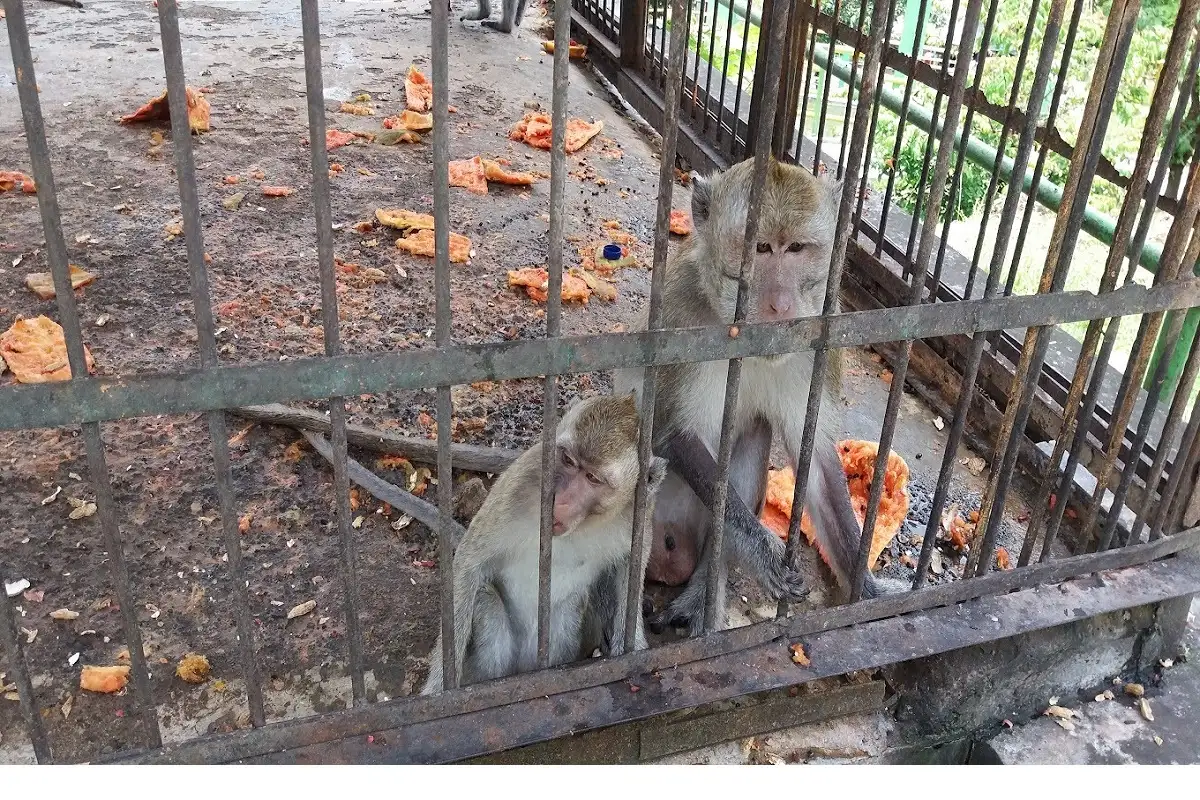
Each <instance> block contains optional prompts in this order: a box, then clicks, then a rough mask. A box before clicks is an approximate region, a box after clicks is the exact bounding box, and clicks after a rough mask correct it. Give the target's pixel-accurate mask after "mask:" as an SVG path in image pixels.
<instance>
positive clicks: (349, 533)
mask: <svg viewBox="0 0 1200 800" xmlns="http://www.w3.org/2000/svg"><path fill="white" fill-rule="evenodd" d="M319 14H320V12H319V10H318V8H317V0H301V2H300V18H301V26H302V28H303V36H304V83H305V88H306V89H307V100H308V140H309V141H308V148H309V154H310V161H311V163H312V173H313V175H312V180H313V185H312V189H313V208H314V211H315V218H316V225H317V263H318V266H319V267H320V273H321V327H322V331H323V333H324V339H325V355H326V356H336V355H338V354H340V353H341V349H342V346H341V336H340V333H339V329H338V300H337V278H336V276H335V274H334V263H333V210H332V206H331V204H330V198H329V154H328V153H327V152H326V150H325V85H324V81H323V78H322V76H321V20H320V16H319ZM329 421H330V424H331V426H332V427H331V430H330V437H329V439H330V444H331V445H332V446H333V455H334V458H333V493H334V510H335V511H336V513H337V521H338V534H339V537H340V539H341V551H342V552H341V556H342V565H341V566H342V582H343V583H344V584H345V586H344V589H343V591H344V602H345V611H346V642H347V646H348V649H349V651H350V682H351V690H352V693H353V699H354V704H355V705H360V704H362V703H364V702H365V701H366V689H365V679H364V675H363V656H362V632H361V631H360V629H359V619H358V575H357V567H356V562H357V556H356V552H355V551H356V548H355V545H354V532H353V530H352V529H351V527H350V478H349V476H348V475H347V471H346V404H345V401H344V400H343V399H342V397H341V396H340V395H338V396H333V397H330V398H329Z"/></svg>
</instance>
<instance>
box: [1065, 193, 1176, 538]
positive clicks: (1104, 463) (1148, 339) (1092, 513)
mask: <svg viewBox="0 0 1200 800" xmlns="http://www.w3.org/2000/svg"><path fill="white" fill-rule="evenodd" d="M1197 212H1200V173H1196V172H1193V173H1192V175H1191V176H1189V178H1188V184H1187V190H1186V193H1185V198H1184V206H1183V209H1182V210H1181V211H1180V213H1179V215H1177V216H1176V217H1175V221H1174V223H1172V225H1171V230H1170V232H1169V233H1168V234H1167V241H1166V245H1165V246H1164V247H1163V253H1162V258H1161V259H1160V261H1159V265H1158V273H1157V274H1156V275H1155V276H1154V278H1155V280H1154V282H1155V284H1156V285H1157V284H1160V283H1163V282H1166V281H1173V280H1175V279H1176V278H1177V277H1178V274H1179V271H1180V269H1181V266H1182V264H1183V253H1182V252H1181V251H1182V250H1183V239H1184V237H1185V236H1187V234H1188V232H1189V231H1192V230H1193V226H1194V225H1195V223H1196V215H1197ZM1189 252H1190V248H1189ZM1193 263H1194V261H1193ZM1130 269H1131V270H1132V269H1133V266H1132V265H1131V267H1130ZM1164 316H1165V315H1164V314H1163V313H1162V312H1156V313H1153V314H1146V315H1144V316H1143V317H1142V320H1141V323H1140V324H1139V326H1138V334H1137V338H1136V340H1135V343H1134V347H1133V352H1131V353H1130V355H1129V362H1128V365H1127V366H1126V368H1125V372H1124V374H1123V375H1122V376H1121V385H1120V388H1119V389H1118V390H1117V397H1116V399H1115V400H1114V401H1113V413H1112V415H1111V417H1110V419H1109V428H1108V431H1109V437H1108V445H1107V448H1106V449H1105V451H1104V454H1103V457H1102V458H1101V466H1100V469H1099V470H1094V471H1093V472H1095V473H1096V488H1095V491H1094V492H1093V493H1092V503H1091V507H1090V508H1089V509H1088V511H1087V515H1086V518H1085V519H1086V522H1085V525H1084V528H1083V530H1085V531H1090V530H1092V528H1093V526H1095V524H1096V520H1097V518H1098V516H1099V514H1100V500H1101V499H1103V497H1104V492H1105V491H1106V490H1107V489H1108V483H1109V480H1110V477H1111V474H1112V470H1113V467H1114V465H1115V464H1116V460H1117V457H1118V456H1119V455H1120V452H1121V443H1122V442H1123V441H1124V439H1125V435H1126V432H1127V429H1126V426H1127V425H1128V423H1129V417H1130V415H1131V414H1132V413H1133V406H1134V404H1135V403H1136V402H1137V398H1138V392H1139V391H1140V387H1141V383H1142V378H1143V376H1144V375H1145V373H1146V369H1147V367H1148V366H1149V358H1150V353H1151V350H1152V348H1148V347H1147V345H1148V344H1150V343H1152V342H1154V341H1155V340H1156V339H1157V336H1158V332H1159V330H1160V328H1161V325H1162V321H1163V317H1164ZM1135 436H1136V434H1135ZM1140 457H1141V454H1140V453H1135V452H1131V453H1130V455H1129V458H1130V460H1132V461H1136V460H1137V459H1139V458H1140ZM1111 513H1112V514H1119V513H1120V510H1119V509H1117V508H1115V507H1114V508H1113V509H1112V511H1111ZM1101 542H1102V543H1103V544H1104V546H1105V548H1106V547H1107V545H1108V542H1103V541H1102V540H1101ZM1105 548H1100V549H1105Z"/></svg>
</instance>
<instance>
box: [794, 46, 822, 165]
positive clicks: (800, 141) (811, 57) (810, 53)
mask: <svg viewBox="0 0 1200 800" xmlns="http://www.w3.org/2000/svg"><path fill="white" fill-rule="evenodd" d="M808 35H809V39H808V47H807V48H806V49H805V57H804V60H803V64H802V71H803V73H804V89H803V91H802V92H801V93H800V120H799V122H798V123H797V129H798V130H799V131H800V135H799V136H798V137H797V139H796V163H797V164H799V163H800V148H801V147H802V146H803V145H804V136H805V134H804V131H805V128H806V127H807V122H808V93H809V90H810V89H811V88H812V76H813V72H814V71H815V65H816V60H817V26H816V24H815V23H814V24H813V25H812V28H811V30H809V32H808ZM819 158H820V156H819V155H817V154H816V151H815V150H814V151H813V171H814V172H815V171H816V169H817V161H818V160H819Z"/></svg>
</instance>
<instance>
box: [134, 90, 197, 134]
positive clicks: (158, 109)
mask: <svg viewBox="0 0 1200 800" xmlns="http://www.w3.org/2000/svg"><path fill="white" fill-rule="evenodd" d="M184 88H185V89H186V91H187V109H188V123H189V125H190V126H191V129H192V133H203V132H205V131H207V130H208V129H209V122H210V117H211V115H212V107H211V106H210V105H209V104H208V100H207V99H205V97H204V95H202V94H200V92H198V91H196V90H195V89H193V88H192V87H190V86H187V87H184ZM170 119H171V107H170V105H169V104H168V103H167V93H166V92H165V91H164V92H163V93H162V94H160V95H159V96H158V97H156V98H154V99H153V100H151V101H150V102H148V103H146V105H144V106H142V107H141V108H139V109H138V110H137V111H135V112H133V113H132V114H126V115H125V116H123V117H121V124H122V125H131V124H133V123H136V122H158V121H162V120H170Z"/></svg>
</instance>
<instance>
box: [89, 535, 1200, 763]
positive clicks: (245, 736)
mask: <svg viewBox="0 0 1200 800" xmlns="http://www.w3.org/2000/svg"><path fill="white" fill-rule="evenodd" d="M1198 545H1200V528H1195V529H1192V530H1189V531H1184V532H1181V533H1178V534H1175V535H1173V536H1169V537H1166V538H1164V539H1162V540H1160V541H1157V542H1153V543H1148V544H1140V545H1134V546H1133V547H1127V548H1121V549H1117V550H1109V551H1106V552H1103V553H1089V554H1086V555H1081V556H1072V557H1068V558H1063V559H1057V560H1055V561H1053V562H1050V563H1048V564H1035V565H1033V566H1029V567H1025V568H1023V569H1015V570H1005V571H1001V572H994V573H991V574H989V575H986V576H983V577H980V578H976V579H974V580H969V581H956V582H954V583H948V584H943V585H941V586H938V587H934V588H929V589H924V590H922V591H920V592H906V593H904V594H898V595H888V596H886V597H881V598H878V599H874V600H864V601H863V602H861V603H854V604H851V605H842V606H835V607H833V608H824V609H816V610H813V611H809V612H805V613H803V614H800V615H797V616H796V617H795V618H794V619H792V620H790V621H788V622H786V623H781V622H779V621H776V620H770V621H766V622H760V623H757V624H754V625H748V626H744V627H739V628H733V629H730V630H726V631H720V632H716V633H713V634H710V635H708V636H705V637H703V638H692V639H683V640H680V641H676V642H671V643H668V644H664V645H662V646H660V647H655V648H651V649H649V650H641V651H639V652H636V653H629V654H627V655H624V656H621V657H620V658H614V659H594V660H589V661H586V662H583V663H581V664H577V665H573V666H571V667H569V668H567V669H562V670H552V671H548V672H541V673H538V674H533V675H516V676H513V677H510V678H502V679H499V680H496V681H489V682H487V683H482V684H477V685H475V686H470V687H466V688H465V689H463V690H462V691H460V692H455V693H453V694H450V693H443V694H439V695H432V696H424V697H422V696H414V697H407V698H400V699H397V700H392V701H388V702H384V703H378V704H374V705H371V706H364V707H361V708H355V709H350V710H347V711H343V712H339V713H337V714H336V715H330V714H325V715H320V716H317V717H310V718H307V719H296V720H289V721H286V722H279V723H275V724H272V725H268V726H267V727H265V728H260V729H255V730H251V731H237V732H235V733H233V734H228V735H219V736H207V737H201V738H198V739H193V740H191V741H188V742H185V743H181V744H178V745H169V746H167V747H165V748H163V749H161V750H155V751H152V752H145V753H135V754H119V755H117V756H114V757H112V758H109V759H106V760H109V761H118V760H120V761H125V760H137V761H147V762H158V763H215V762H223V761H232V760H236V759H240V758H252V757H255V756H258V755H263V754H267V753H272V752H278V751H281V750H289V749H294V748H299V747H305V746H308V745H312V744H317V743H321V742H330V741H334V740H337V739H342V738H349V737H355V736H357V737H362V736H366V735H368V734H372V733H375V732H378V731H383V730H387V729H389V728H392V727H395V726H397V725H406V724H412V723H416V722H422V721H427V720H439V719H442V718H445V717H449V716H453V715H457V714H467V713H472V712H475V711H482V710H485V709H489V708H494V707H497V706H508V705H512V704H515V703H522V702H524V701H526V700H532V699H534V698H539V697H547V696H551V697H553V696H554V695H559V694H562V693H564V692H570V691H577V690H580V689H587V688H591V687H596V686H604V685H606V684H609V683H613V682H616V681H625V680H628V679H629V678H630V676H640V675H646V674H652V673H654V672H655V671H662V670H670V669H672V668H673V667H676V666H678V665H681V664H684V663H687V662H690V661H696V660H700V659H707V658H716V657H720V656H724V655H728V654H732V653H738V652H741V651H746V650H749V649H750V648H754V647H756V646H758V645H762V644H764V643H767V642H771V641H773V640H778V639H780V638H785V639H787V640H790V641H795V640H796V639H797V638H799V637H803V636H809V635H813V634H817V633H820V632H823V631H832V630H836V629H839V628H846V627H849V626H852V625H859V624H862V623H866V622H873V621H876V620H882V619H887V618H890V617H896V616H898V615H904V614H909V613H911V612H914V611H920V610H923V609H928V608H935V607H937V606H944V605H951V604H956V603H961V602H963V601H966V600H971V599H975V598H979V597H986V596H996V597H999V596H1002V595H1005V594H1007V593H1009V592H1011V591H1013V590H1014V589H1022V588H1027V587H1033V586H1038V585H1042V584H1051V583H1056V582H1060V581H1064V580H1067V579H1070V578H1073V577H1078V576H1081V575H1087V574H1091V573H1096V572H1109V571H1110V570H1117V569H1123V568H1126V567H1131V566H1137V565H1141V564H1146V563H1148V562H1151V561H1154V560H1156V559H1161V558H1165V557H1168V556H1170V555H1173V554H1176V553H1184V552H1188V551H1191V550H1193V549H1194V548H1196V547H1197V546H1198ZM1172 566H1174V565H1167V564H1162V565H1160V566H1159V569H1166V570H1169V569H1170V568H1171V567H1172ZM903 622H904V620H903V619H901V620H900V623H901V624H903ZM826 652H828V651H826ZM622 688H623V689H624V687H622ZM624 694H626V695H630V694H633V693H631V692H628V690H627V689H624ZM639 694H640V693H639Z"/></svg>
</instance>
